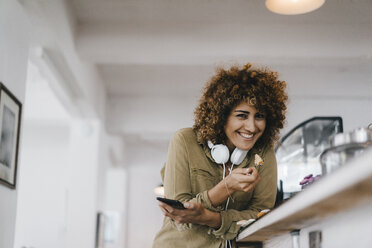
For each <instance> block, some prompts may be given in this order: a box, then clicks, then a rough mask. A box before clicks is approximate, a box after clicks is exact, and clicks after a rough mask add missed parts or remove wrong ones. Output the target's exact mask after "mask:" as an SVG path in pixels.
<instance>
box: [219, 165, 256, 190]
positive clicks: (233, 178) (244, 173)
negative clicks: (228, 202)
mask: <svg viewBox="0 0 372 248" xmlns="http://www.w3.org/2000/svg"><path fill="white" fill-rule="evenodd" d="M224 180H226V185H227V187H228V188H229V191H230V194H232V193H234V192H235V191H243V192H250V191H252V190H253V189H254V187H255V186H256V185H257V183H259V182H260V180H261V178H260V176H259V175H258V171H257V169H256V168H254V167H249V168H236V169H235V170H233V171H232V172H231V174H230V175H228V176H227V177H226V178H225V179H224Z"/></svg>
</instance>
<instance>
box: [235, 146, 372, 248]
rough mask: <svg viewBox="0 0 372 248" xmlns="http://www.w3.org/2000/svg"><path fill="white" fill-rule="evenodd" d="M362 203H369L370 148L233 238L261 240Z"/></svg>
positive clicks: (371, 194)
mask: <svg viewBox="0 0 372 248" xmlns="http://www.w3.org/2000/svg"><path fill="white" fill-rule="evenodd" d="M366 203H372V150H371V149H369V150H367V151H365V152H364V154H362V156H360V157H358V158H355V159H354V160H352V161H350V162H349V163H347V164H345V165H343V166H342V167H340V168H338V169H337V170H335V171H333V172H332V173H331V174H329V175H326V176H323V177H322V178H321V179H319V180H318V181H316V182H314V183H313V184H312V185H310V186H308V187H307V188H306V189H304V190H303V191H302V192H300V193H299V194H297V195H295V196H294V197H293V198H291V199H289V200H288V201H286V202H284V203H283V204H281V205H280V206H278V207H277V208H275V209H273V210H272V211H271V212H269V213H268V214H266V215H265V216H263V217H261V218H260V219H258V220H257V221H256V222H253V223H252V224H251V225H249V226H248V227H246V228H245V229H243V230H242V231H241V233H240V234H239V235H238V237H237V241H238V242H257V241H259V242H262V241H265V240H268V239H270V238H273V237H275V236H278V235H280V234H285V233H289V232H291V231H293V230H296V229H302V228H304V227H307V226H310V225H312V224H315V223H318V222H319V221H320V220H322V219H324V218H326V217H329V216H331V215H334V214H336V213H339V212H342V211H346V210H348V209H352V208H354V207H357V206H360V205H362V204H366Z"/></svg>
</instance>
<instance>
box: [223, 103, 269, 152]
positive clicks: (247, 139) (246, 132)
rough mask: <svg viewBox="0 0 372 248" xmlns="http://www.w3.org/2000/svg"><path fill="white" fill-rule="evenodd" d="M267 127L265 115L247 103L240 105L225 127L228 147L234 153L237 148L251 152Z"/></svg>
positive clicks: (233, 111) (234, 110)
mask: <svg viewBox="0 0 372 248" xmlns="http://www.w3.org/2000/svg"><path fill="white" fill-rule="evenodd" d="M265 127H266V117H265V115H264V114H263V113H260V112H258V111H257V109H256V108H255V107H253V106H251V105H248V103H246V102H242V103H240V104H238V105H237V106H236V107H235V108H234V109H233V110H232V111H231V113H230V115H229V117H228V118H227V123H226V125H225V134H226V136H227V147H228V148H229V150H230V151H232V150H233V149H234V148H235V147H237V148H239V149H241V150H250V149H251V148H252V147H253V146H254V144H255V143H256V142H257V140H258V139H259V138H260V137H261V136H262V134H263V132H264V131H265Z"/></svg>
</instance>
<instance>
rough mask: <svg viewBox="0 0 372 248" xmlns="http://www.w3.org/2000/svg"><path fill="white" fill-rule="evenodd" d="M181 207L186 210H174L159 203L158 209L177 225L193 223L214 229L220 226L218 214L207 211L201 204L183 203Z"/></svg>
mask: <svg viewBox="0 0 372 248" xmlns="http://www.w3.org/2000/svg"><path fill="white" fill-rule="evenodd" d="M183 205H184V207H185V208H186V209H176V208H172V207H171V206H169V205H167V204H165V203H163V202H160V201H159V207H160V209H161V211H162V212H163V214H164V215H165V216H167V217H169V218H171V219H173V220H174V221H175V222H176V223H178V224H181V223H193V224H199V225H207V226H211V227H215V228H218V227H219V226H221V223H220V222H221V217H220V214H219V213H216V212H212V211H209V210H207V209H206V208H204V206H203V205H202V204H200V203H196V202H185V203H184V204H183Z"/></svg>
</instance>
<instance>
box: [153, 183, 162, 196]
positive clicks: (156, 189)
mask: <svg viewBox="0 0 372 248" xmlns="http://www.w3.org/2000/svg"><path fill="white" fill-rule="evenodd" d="M154 193H155V195H157V196H162V197H163V196H164V186H163V184H160V185H159V186H157V187H156V188H155V189H154Z"/></svg>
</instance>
